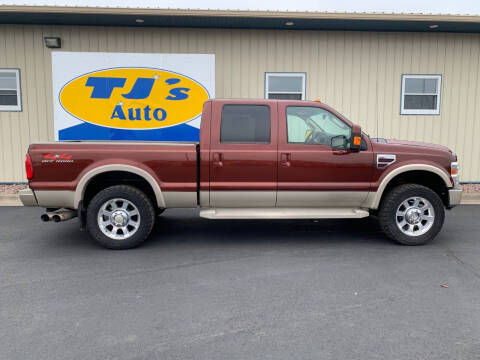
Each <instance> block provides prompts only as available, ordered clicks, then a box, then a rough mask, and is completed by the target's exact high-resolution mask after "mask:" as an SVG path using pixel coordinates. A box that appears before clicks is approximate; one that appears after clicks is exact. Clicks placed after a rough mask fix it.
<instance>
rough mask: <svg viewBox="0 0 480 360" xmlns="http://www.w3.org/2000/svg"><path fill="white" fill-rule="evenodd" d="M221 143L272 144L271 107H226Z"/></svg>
mask: <svg viewBox="0 0 480 360" xmlns="http://www.w3.org/2000/svg"><path fill="white" fill-rule="evenodd" d="M220 142H222V143H237V144H238V143H240V144H249V143H256V144H268V143H270V107H268V106H265V105H224V106H223V109H222V123H221V126H220Z"/></svg>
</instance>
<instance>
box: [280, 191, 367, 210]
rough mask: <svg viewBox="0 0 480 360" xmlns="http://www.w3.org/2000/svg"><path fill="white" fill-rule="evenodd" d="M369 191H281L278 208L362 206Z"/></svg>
mask: <svg viewBox="0 0 480 360" xmlns="http://www.w3.org/2000/svg"><path fill="white" fill-rule="evenodd" d="M367 196H368V191H279V192H278V193H277V206H278V207H349V206H352V207H355V206H361V205H362V203H363V202H364V201H365V199H366V198H367Z"/></svg>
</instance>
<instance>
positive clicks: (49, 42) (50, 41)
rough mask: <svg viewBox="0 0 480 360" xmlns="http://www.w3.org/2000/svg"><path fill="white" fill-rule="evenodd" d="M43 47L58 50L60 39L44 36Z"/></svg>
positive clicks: (60, 43) (60, 44)
mask: <svg viewBox="0 0 480 360" xmlns="http://www.w3.org/2000/svg"><path fill="white" fill-rule="evenodd" d="M43 41H44V42H45V46H46V47H47V48H50V49H60V48H61V47H62V39H60V38H59V37H51V36H46V37H44V38H43Z"/></svg>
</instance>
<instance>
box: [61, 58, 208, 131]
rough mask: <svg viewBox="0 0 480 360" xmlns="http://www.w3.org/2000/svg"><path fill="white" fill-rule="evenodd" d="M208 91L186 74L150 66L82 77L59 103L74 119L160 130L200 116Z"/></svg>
mask: <svg viewBox="0 0 480 360" xmlns="http://www.w3.org/2000/svg"><path fill="white" fill-rule="evenodd" d="M208 98H209V94H208V92H207V90H206V89H205V88H204V87H203V86H202V85H201V84H200V83H198V82H197V81H195V80H193V79H191V78H189V77H188V76H185V75H181V74H177V73H174V72H172V71H166V70H160V69H152V68H115V69H106V70H99V71H95V72H92V73H88V74H85V75H82V76H79V77H77V78H75V79H73V80H71V81H69V82H68V83H67V84H65V85H64V86H63V88H62V89H61V90H60V94H59V99H60V104H61V105H62V107H63V108H64V109H65V110H66V111H67V112H68V113H70V114H71V115H72V116H74V117H76V118H78V119H80V120H83V121H86V122H89V123H92V124H95V125H100V126H106V127H111V128H117V129H134V130H142V129H158V128H163V127H169V126H174V125H178V124H182V123H185V122H187V121H190V120H193V119H194V118H196V117H197V116H199V115H201V113H202V107H203V103H204V102H205V101H206V100H207V99H208Z"/></svg>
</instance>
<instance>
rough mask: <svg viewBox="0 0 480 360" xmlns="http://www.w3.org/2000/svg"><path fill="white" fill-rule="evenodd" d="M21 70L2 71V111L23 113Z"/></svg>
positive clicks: (0, 95)
mask: <svg viewBox="0 0 480 360" xmlns="http://www.w3.org/2000/svg"><path fill="white" fill-rule="evenodd" d="M21 110H22V101H21V96H20V70H18V69H0V111H21Z"/></svg>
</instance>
